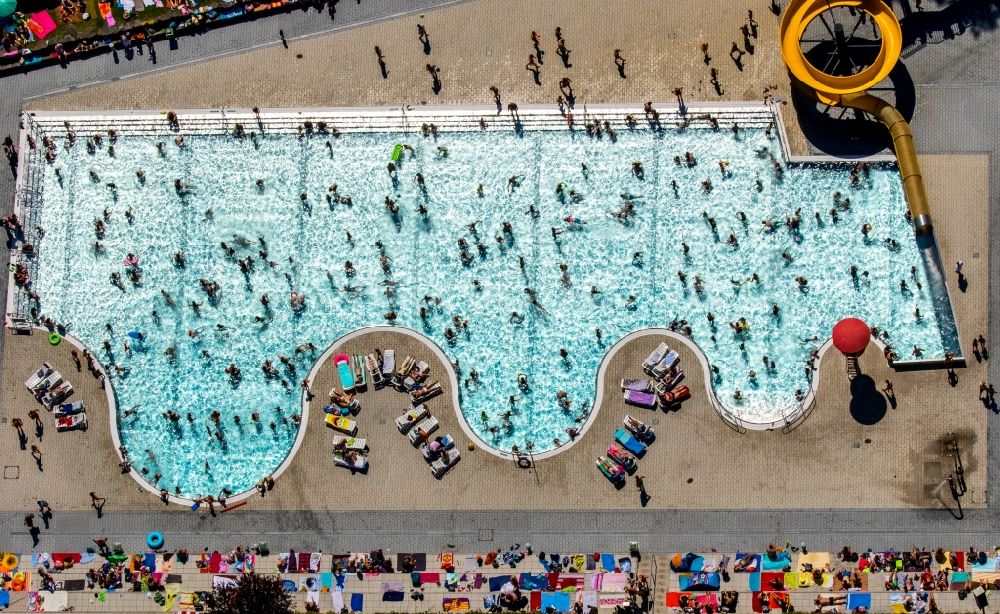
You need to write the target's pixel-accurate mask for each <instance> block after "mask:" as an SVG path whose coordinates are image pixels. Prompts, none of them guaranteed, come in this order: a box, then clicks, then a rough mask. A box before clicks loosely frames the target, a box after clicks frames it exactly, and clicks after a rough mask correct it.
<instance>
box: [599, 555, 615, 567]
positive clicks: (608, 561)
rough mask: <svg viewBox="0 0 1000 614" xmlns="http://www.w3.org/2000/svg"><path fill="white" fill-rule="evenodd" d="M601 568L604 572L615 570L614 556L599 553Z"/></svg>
mask: <svg viewBox="0 0 1000 614" xmlns="http://www.w3.org/2000/svg"><path fill="white" fill-rule="evenodd" d="M601 567H603V568H604V570H605V571H614V570H615V555H613V554H608V553H607V552H602V553H601Z"/></svg>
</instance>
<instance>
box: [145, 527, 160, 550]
mask: <svg viewBox="0 0 1000 614" xmlns="http://www.w3.org/2000/svg"><path fill="white" fill-rule="evenodd" d="M146 545H147V546H149V548H150V549H151V550H159V549H160V548H162V547H163V533H160V532H159V531H153V532H152V533H150V534H149V535H147V536H146Z"/></svg>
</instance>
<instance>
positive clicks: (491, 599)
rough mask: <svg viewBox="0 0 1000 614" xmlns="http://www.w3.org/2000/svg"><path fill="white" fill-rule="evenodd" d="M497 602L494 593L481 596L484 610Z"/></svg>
mask: <svg viewBox="0 0 1000 614" xmlns="http://www.w3.org/2000/svg"><path fill="white" fill-rule="evenodd" d="M499 603H500V599H499V598H498V597H496V596H494V595H486V596H485V597H483V609H484V610H491V609H493V606H495V605H498V604H499ZM338 614H339V613H338Z"/></svg>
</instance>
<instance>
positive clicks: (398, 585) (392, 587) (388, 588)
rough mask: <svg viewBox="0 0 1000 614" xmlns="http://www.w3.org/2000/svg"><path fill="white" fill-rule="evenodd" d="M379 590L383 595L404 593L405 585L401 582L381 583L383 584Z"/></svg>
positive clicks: (380, 584)
mask: <svg viewBox="0 0 1000 614" xmlns="http://www.w3.org/2000/svg"><path fill="white" fill-rule="evenodd" d="M379 589H380V590H381V591H382V592H383V593H389V592H397V591H402V590H403V583H402V582H399V581H394V582H381V583H379Z"/></svg>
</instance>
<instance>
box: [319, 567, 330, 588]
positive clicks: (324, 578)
mask: <svg viewBox="0 0 1000 614" xmlns="http://www.w3.org/2000/svg"><path fill="white" fill-rule="evenodd" d="M319 584H320V586H322V587H323V590H324V591H329V590H333V574H332V573H330V572H328V571H324V572H323V573H321V574H319Z"/></svg>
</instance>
